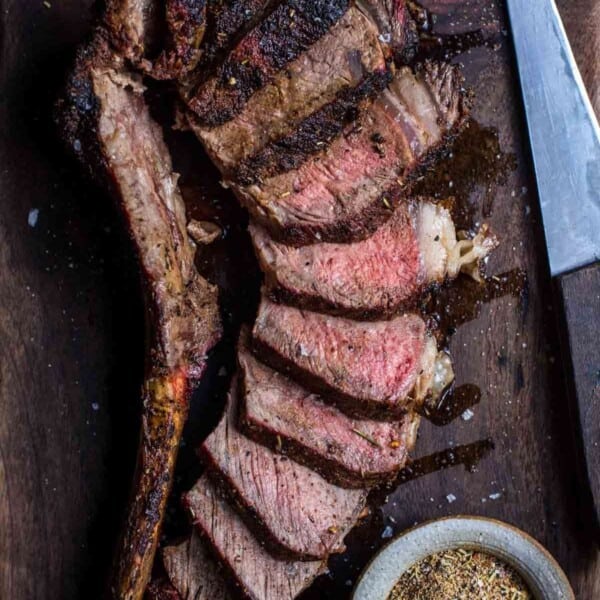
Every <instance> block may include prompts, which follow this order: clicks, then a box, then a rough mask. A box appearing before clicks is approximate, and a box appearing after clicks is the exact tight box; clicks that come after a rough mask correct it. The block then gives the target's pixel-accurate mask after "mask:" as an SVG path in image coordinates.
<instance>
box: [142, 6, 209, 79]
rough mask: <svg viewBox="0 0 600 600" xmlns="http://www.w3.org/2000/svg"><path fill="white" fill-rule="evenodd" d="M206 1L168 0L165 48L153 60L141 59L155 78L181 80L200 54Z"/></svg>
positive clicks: (204, 26) (197, 60) (198, 58)
mask: <svg viewBox="0 0 600 600" xmlns="http://www.w3.org/2000/svg"><path fill="white" fill-rule="evenodd" d="M206 3H207V0H167V2H166V8H165V14H166V25H167V31H168V33H167V39H166V40H165V42H164V45H165V46H166V48H164V49H163V50H162V52H161V53H160V55H159V57H158V58H157V59H156V60H155V61H148V60H145V61H144V65H143V66H144V68H145V70H146V71H147V72H148V74H149V75H151V76H152V77H155V78H156V79H182V78H185V76H186V75H187V74H188V73H189V72H190V71H192V70H193V69H194V68H195V67H196V66H197V65H198V62H199V61H200V58H201V57H202V50H201V48H200V46H201V43H202V40H203V38H204V32H205V30H206Z"/></svg>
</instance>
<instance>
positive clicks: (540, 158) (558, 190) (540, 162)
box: [507, 0, 600, 541]
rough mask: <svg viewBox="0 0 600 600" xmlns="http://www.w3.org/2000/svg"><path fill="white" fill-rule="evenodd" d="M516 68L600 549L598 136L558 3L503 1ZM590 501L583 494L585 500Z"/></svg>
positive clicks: (550, 0)
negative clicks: (506, 6)
mask: <svg viewBox="0 0 600 600" xmlns="http://www.w3.org/2000/svg"><path fill="white" fill-rule="evenodd" d="M507 4H508V11H509V15H510V21H511V28H512V34H513V43H514V47H515V53H516V57H517V63H518V67H519V75H520V79H521V88H522V93H523V101H524V104H525V113H526V116H527V125H528V129H529V139H530V144H531V153H532V156H533V162H534V168H535V174H536V179H537V187H538V192H539V197H540V206H541V211H542V218H543V224H544V232H545V236H546V245H547V249H548V258H549V265H550V271H551V273H552V276H553V278H554V283H555V286H554V287H555V290H556V291H557V300H558V302H557V305H558V306H559V307H560V308H561V309H562V311H560V310H559V311H557V314H558V315H559V316H562V319H561V320H560V321H559V333H560V334H561V351H562V352H561V354H562V357H563V366H564V370H565V375H566V379H565V381H566V387H567V392H568V393H569V395H570V396H571V398H572V402H571V403H570V407H571V409H572V415H573V417H574V419H573V420H574V422H575V424H576V426H577V429H578V433H579V435H577V436H576V437H575V443H576V446H577V448H578V450H579V453H580V456H581V458H582V459H583V460H581V461H580V462H579V465H578V466H579V467H581V468H580V469H579V471H580V475H581V477H582V480H583V481H584V483H586V484H587V486H585V487H583V488H581V491H582V492H583V493H582V494H581V495H582V498H584V497H585V498H588V500H589V503H585V502H584V503H583V506H585V505H586V504H587V506H589V507H590V509H591V510H590V517H591V518H592V519H593V521H594V522H595V525H596V527H595V528H593V530H595V533H596V539H597V540H598V541H600V127H599V126H598V120H597V118H596V116H595V114H594V111H593V109H592V106H591V103H590V100H589V98H588V95H587V93H586V90H585V86H584V83H583V80H582V78H581V74H580V73H579V70H578V68H577V65H576V63H575V58H574V56H573V52H572V51H571V47H570V45H569V42H568V39H567V35H566V32H565V29H564V26H563V23H562V21H561V19H560V15H559V13H558V9H557V7H556V4H555V2H554V0H507ZM588 492H589V493H588Z"/></svg>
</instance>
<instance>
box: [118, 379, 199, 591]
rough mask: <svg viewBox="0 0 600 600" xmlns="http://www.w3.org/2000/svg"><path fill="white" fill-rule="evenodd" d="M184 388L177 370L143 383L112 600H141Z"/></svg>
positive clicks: (183, 409) (182, 417) (183, 408)
mask: <svg viewBox="0 0 600 600" xmlns="http://www.w3.org/2000/svg"><path fill="white" fill-rule="evenodd" d="M188 386H189V383H188V379H187V377H186V374H185V373H184V371H183V369H180V370H179V371H176V372H173V373H169V374H168V375H165V376H157V377H150V378H149V379H148V380H147V381H146V382H145V383H144V408H143V414H142V431H141V440H140V446H139V453H138V459H137V466H136V474H135V479H134V483H133V493H132V498H131V502H130V507H129V514H128V516H127V521H126V524H125V529H124V533H123V537H122V539H121V542H120V548H119V551H118V553H117V557H116V563H115V570H114V576H113V582H112V585H111V597H112V598H114V599H115V600H117V599H118V600H141V598H142V597H143V595H144V591H145V589H146V585H147V584H148V580H149V578H150V573H151V570H152V564H153V561H154V554H155V552H156V546H157V544H158V540H159V537H160V529H161V526H162V521H163V516H164V512H165V507H166V504H167V499H168V497H169V493H170V491H171V484H172V479H173V468H174V465H175V461H176V459H177V452H178V449H179V441H180V439H181V432H182V430H183V426H184V423H185V421H186V417H187V412H188Z"/></svg>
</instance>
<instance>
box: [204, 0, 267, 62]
mask: <svg viewBox="0 0 600 600" xmlns="http://www.w3.org/2000/svg"><path fill="white" fill-rule="evenodd" d="M275 4H276V0H208V16H207V21H208V28H207V32H206V36H205V38H204V41H203V43H202V52H203V56H202V64H203V65H210V64H211V63H212V62H213V61H214V60H215V58H216V57H218V56H219V55H220V54H221V53H223V52H224V51H226V50H228V49H229V48H231V46H232V45H233V44H234V41H235V39H236V37H237V36H240V35H243V33H244V32H245V31H247V30H248V29H251V28H252V27H253V26H254V25H256V24H257V23H258V22H259V21H260V19H261V18H262V17H264V16H265V15H266V14H267V12H268V11H269V10H270V9H271V8H272V7H273V6H274V5H275Z"/></svg>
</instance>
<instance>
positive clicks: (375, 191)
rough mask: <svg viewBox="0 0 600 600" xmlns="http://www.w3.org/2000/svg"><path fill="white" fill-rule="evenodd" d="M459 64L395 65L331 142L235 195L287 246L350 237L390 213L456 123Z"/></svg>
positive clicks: (461, 116) (463, 108)
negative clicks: (293, 166)
mask: <svg viewBox="0 0 600 600" xmlns="http://www.w3.org/2000/svg"><path fill="white" fill-rule="evenodd" d="M462 84H463V79H462V75H461V74H460V71H459V70H458V68H457V67H453V66H450V65H440V64H437V63H426V64H425V65H424V66H423V67H421V68H419V69H417V72H416V73H413V72H412V71H411V70H410V69H408V68H404V69H401V70H400V71H399V72H398V73H397V75H396V76H395V78H394V80H393V82H392V84H391V85H390V88H389V89H387V90H385V91H384V92H383V93H382V94H381V96H380V97H379V98H378V99H377V100H376V101H375V102H374V103H373V104H371V105H369V106H368V107H367V108H366V109H365V110H364V111H362V112H361V114H360V116H359V118H358V119H357V121H356V122H355V123H352V124H351V125H349V126H348V127H347V130H346V131H345V132H344V134H343V135H342V136H340V137H338V138H337V139H336V140H335V141H334V142H333V143H332V144H331V145H330V146H329V147H327V148H326V149H325V150H323V151H322V152H320V153H319V154H317V155H315V156H313V157H312V158H310V159H309V160H308V161H306V162H305V163H303V164H302V165H301V166H300V167H299V168H298V169H296V170H293V171H289V172H287V173H283V174H280V175H275V176H273V177H270V178H267V179H263V180H261V181H260V182H258V183H255V184H252V185H248V186H240V185H236V184H235V182H232V185H233V189H234V191H235V192H236V194H237V196H238V197H239V198H240V200H241V201H242V202H243V203H244V205H245V206H246V207H247V208H248V209H249V211H250V212H251V213H252V214H253V215H254V217H255V218H256V219H257V220H258V221H260V222H261V223H262V224H263V225H264V226H265V227H267V228H268V229H269V231H270V233H271V235H272V236H273V237H274V238H276V239H279V240H281V241H286V242H287V243H290V244H307V243H314V242H315V241H331V242H336V241H356V240H360V239H364V238H365V237H368V235H370V234H371V233H373V231H374V230H375V229H376V228H377V227H378V226H379V225H381V224H382V223H383V222H384V221H385V220H387V218H389V216H390V215H391V212H392V211H391V210H390V209H392V208H393V203H394V195H396V196H399V197H401V196H402V195H403V193H404V194H405V193H406V192H407V191H408V189H409V184H410V182H411V180H412V179H413V178H414V177H415V176H416V175H417V174H418V173H419V172H420V171H421V170H422V169H423V168H425V167H426V166H427V164H428V162H429V161H430V160H432V158H433V157H434V156H435V154H436V153H437V152H439V151H440V150H443V149H444V148H445V147H446V146H447V144H448V143H449V142H450V141H451V139H452V136H453V134H454V133H455V132H456V131H457V130H458V129H459V128H460V127H461V126H462V124H463V123H464V120H465V116H466V113H467V109H468V104H467V101H466V97H465V94H464V90H463V89H462Z"/></svg>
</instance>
